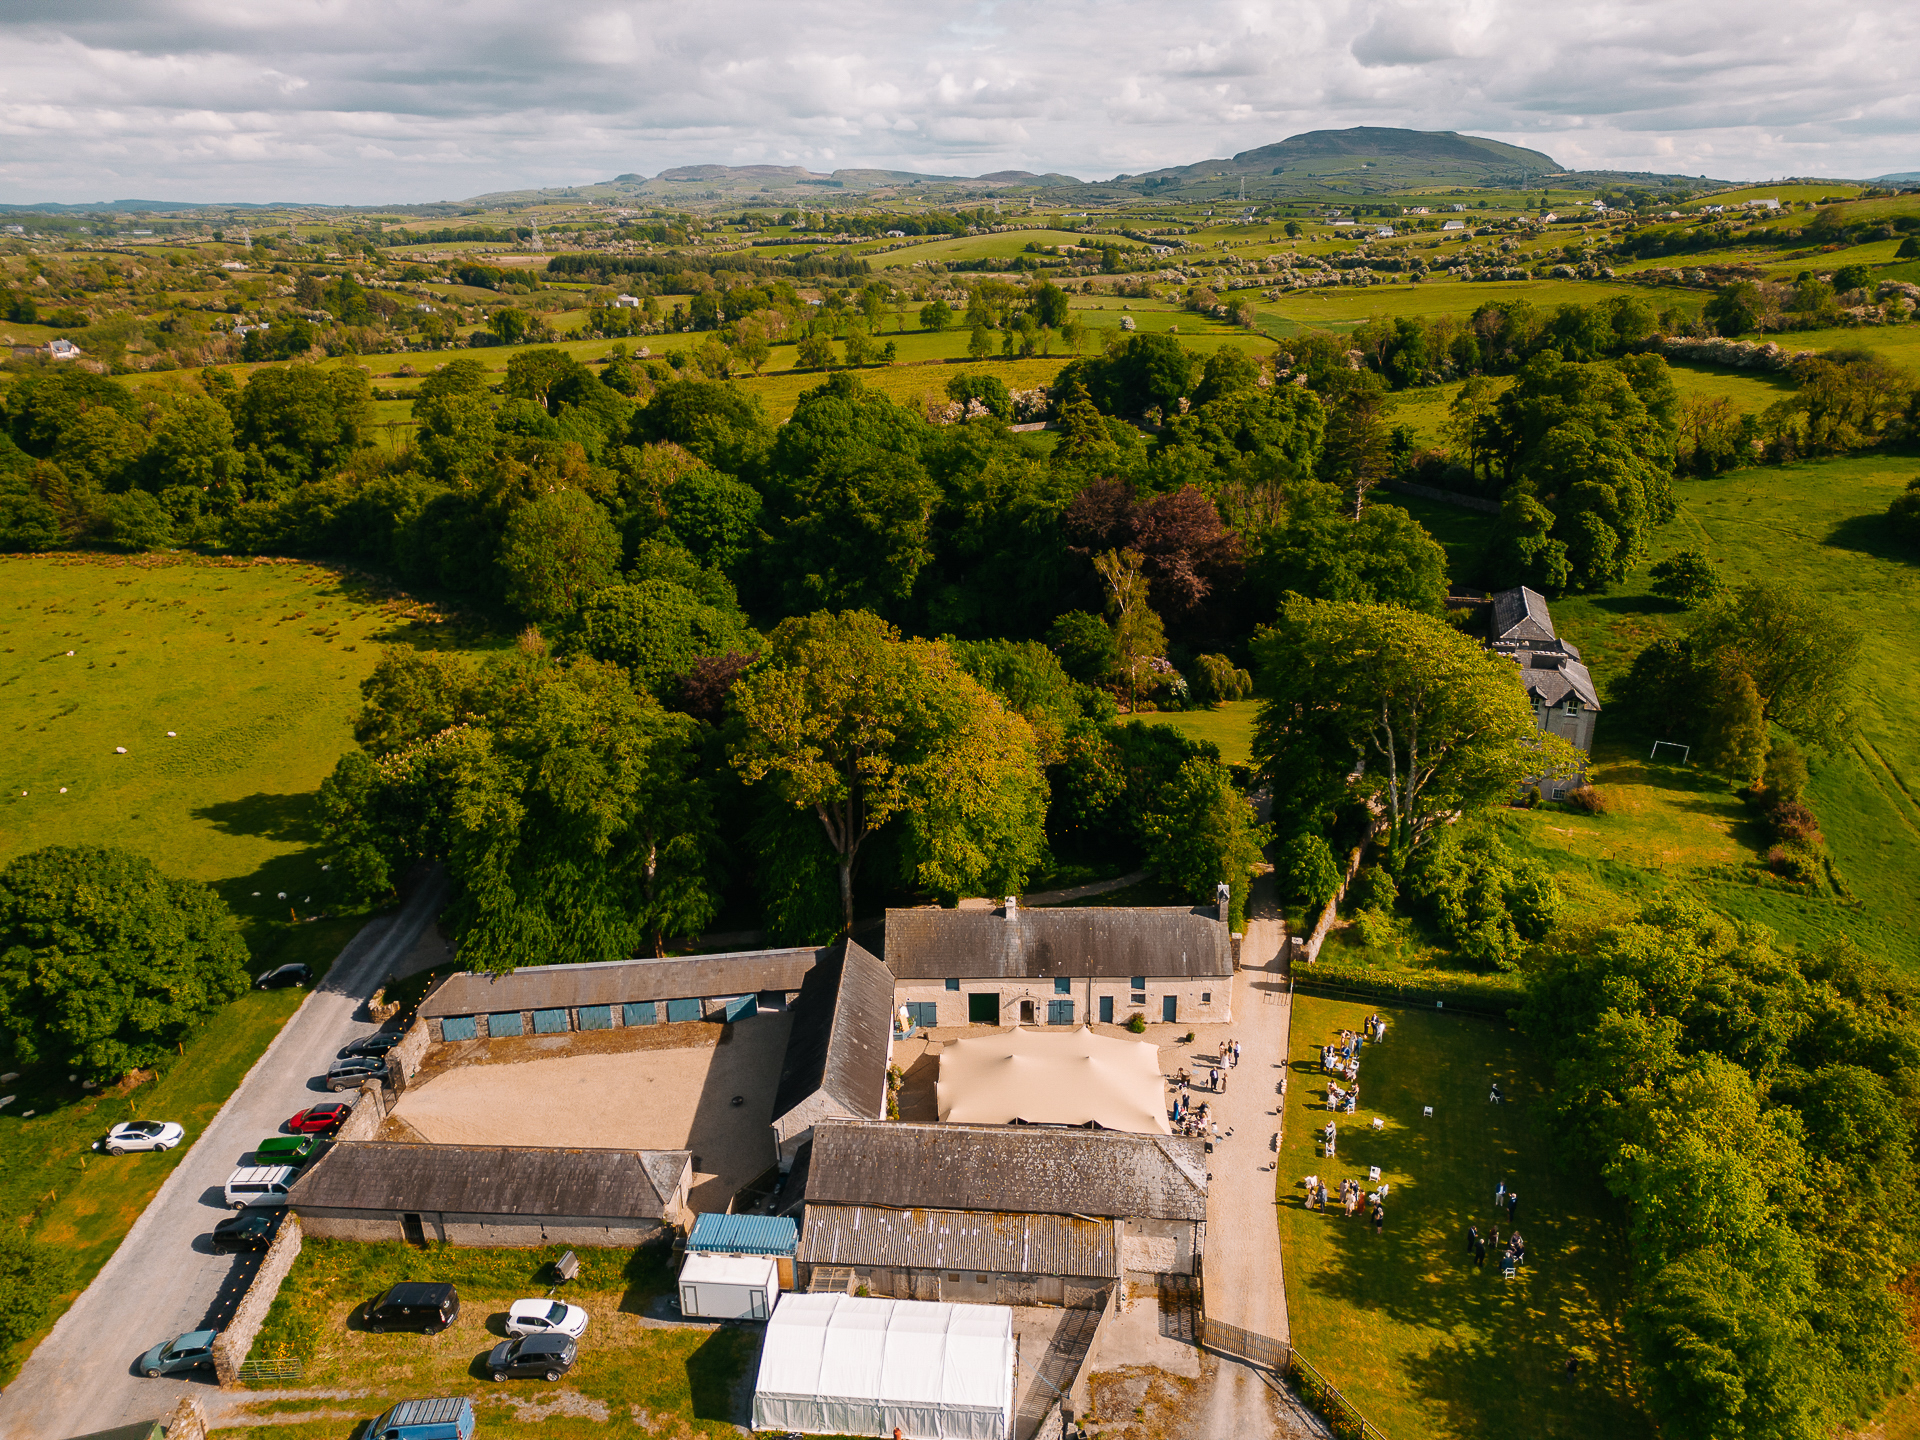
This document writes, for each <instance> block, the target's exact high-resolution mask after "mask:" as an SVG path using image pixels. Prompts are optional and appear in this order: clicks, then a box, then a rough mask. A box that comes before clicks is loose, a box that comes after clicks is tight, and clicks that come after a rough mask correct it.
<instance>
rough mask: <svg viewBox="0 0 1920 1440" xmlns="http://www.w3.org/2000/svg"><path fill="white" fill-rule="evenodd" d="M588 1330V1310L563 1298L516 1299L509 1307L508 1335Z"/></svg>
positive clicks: (577, 1334)
mask: <svg viewBox="0 0 1920 1440" xmlns="http://www.w3.org/2000/svg"><path fill="white" fill-rule="evenodd" d="M586 1333H587V1312H586V1311H584V1310H582V1309H581V1308H580V1307H579V1306H578V1305H568V1304H566V1303H565V1302H563V1301H560V1300H516V1301H514V1302H513V1304H512V1305H510V1306H508V1307H507V1334H509V1335H571V1336H572V1337H573V1338H574V1339H576V1340H578V1339H579V1338H580V1337H581V1336H582V1335H584V1334H586Z"/></svg>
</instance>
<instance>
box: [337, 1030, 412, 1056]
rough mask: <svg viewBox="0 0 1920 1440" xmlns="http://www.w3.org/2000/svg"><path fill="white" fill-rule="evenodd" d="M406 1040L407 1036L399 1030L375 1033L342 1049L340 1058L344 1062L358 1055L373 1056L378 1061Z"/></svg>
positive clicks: (363, 1036)
mask: <svg viewBox="0 0 1920 1440" xmlns="http://www.w3.org/2000/svg"><path fill="white" fill-rule="evenodd" d="M405 1038H406V1036H404V1035H402V1034H401V1033H400V1032H399V1031H398V1030H379V1031H375V1032H374V1033H373V1034H371V1035H362V1036H361V1037H360V1038H359V1039H358V1040H356V1041H354V1042H353V1043H352V1044H351V1045H348V1046H346V1047H345V1048H344V1049H342V1050H341V1052H340V1058H341V1059H342V1060H350V1059H352V1058H353V1057H354V1056H356V1055H371V1056H373V1057H374V1058H375V1059H378V1058H379V1057H380V1056H382V1055H385V1054H386V1053H387V1052H388V1051H389V1050H391V1049H393V1047H394V1046H396V1045H398V1044H399V1043H400V1042H401V1041H402V1040H404V1039H405Z"/></svg>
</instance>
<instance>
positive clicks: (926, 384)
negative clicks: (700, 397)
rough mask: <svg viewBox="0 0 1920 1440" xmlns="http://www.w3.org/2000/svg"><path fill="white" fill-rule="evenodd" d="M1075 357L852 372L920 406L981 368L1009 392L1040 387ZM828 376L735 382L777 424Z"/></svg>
mask: <svg viewBox="0 0 1920 1440" xmlns="http://www.w3.org/2000/svg"><path fill="white" fill-rule="evenodd" d="M1072 358H1073V356H1072V355H1071V354H1070V353H1067V352H1065V351H1062V352H1061V353H1059V354H1056V355H1054V356H1053V357H1051V358H1050V359H1032V360H979V361H968V362H966V363H965V364H964V365H962V364H943V365H876V366H871V367H866V368H862V369H859V370H855V371H853V372H852V373H853V374H854V375H855V376H857V377H858V378H859V380H860V383H861V384H863V385H866V386H868V387H870V388H871V389H874V390H878V391H880V392H881V393H882V394H885V395H888V396H891V397H892V398H893V399H894V400H897V401H899V402H900V403H901V404H903V405H917V404H919V403H920V402H921V401H922V400H923V399H927V398H929V397H931V398H934V399H937V400H938V401H940V402H941V403H943V404H944V403H945V401H946V398H947V382H948V381H949V380H951V379H953V377H954V376H956V375H964V374H967V373H968V372H969V371H976V370H977V371H979V372H980V373H981V374H984V375H991V376H993V377H994V378H995V379H997V380H998V381H1000V383H1001V384H1003V385H1005V386H1006V387H1007V388H1008V389H1009V390H1031V389H1032V388H1033V387H1035V386H1036V385H1050V384H1052V383H1053V377H1054V376H1056V375H1058V374H1059V373H1060V370H1061V368H1062V367H1063V366H1064V365H1066V363H1067V362H1068V361H1069V360H1071V359H1072ZM828 378H829V375H828V372H826V371H823V370H805V371H795V370H789V371H784V372H780V373H770V374H768V375H765V376H760V377H755V376H751V375H745V376H738V377H736V378H735V379H734V381H733V384H734V385H736V386H737V387H738V388H740V389H741V390H743V391H745V392H746V393H747V394H749V395H757V396H758V397H759V398H760V403H761V404H762V405H764V406H765V407H766V411H767V417H768V418H769V419H770V420H773V421H775V422H776V423H777V422H779V421H782V420H785V419H786V418H787V417H788V416H789V415H791V414H793V411H794V407H795V406H796V405H798V404H799V403H800V396H801V395H802V394H803V393H804V392H806V391H808V390H812V389H814V388H815V387H816V386H820V385H824V384H826V383H827V380H828Z"/></svg>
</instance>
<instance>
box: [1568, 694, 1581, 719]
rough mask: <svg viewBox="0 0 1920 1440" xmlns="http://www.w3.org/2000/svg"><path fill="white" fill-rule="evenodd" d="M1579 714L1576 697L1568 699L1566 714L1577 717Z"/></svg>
mask: <svg viewBox="0 0 1920 1440" xmlns="http://www.w3.org/2000/svg"><path fill="white" fill-rule="evenodd" d="M1579 713H1580V701H1579V699H1578V698H1576V697H1569V698H1568V700H1567V714H1569V715H1578V714H1579Z"/></svg>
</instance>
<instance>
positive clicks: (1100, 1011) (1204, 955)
mask: <svg viewBox="0 0 1920 1440" xmlns="http://www.w3.org/2000/svg"><path fill="white" fill-rule="evenodd" d="M884 953H885V955H886V957H887V968H888V969H890V970H891V971H892V972H893V978H894V998H895V1002H896V1003H897V1004H899V1005H902V1006H904V1007H905V1008H906V1011H907V1017H908V1019H909V1020H911V1021H912V1022H913V1023H915V1024H918V1025H923V1026H935V1025H951V1026H957V1025H1010V1024H1016V1023H1017V1024H1021V1025H1081V1024H1085V1023H1087V1022H1088V1021H1098V1022H1099V1023H1101V1024H1103V1025H1113V1024H1124V1023H1125V1022H1126V1021H1127V1020H1128V1018H1129V1017H1131V1016H1133V1015H1136V1014H1137V1015H1140V1016H1141V1017H1142V1018H1144V1019H1146V1020H1149V1021H1162V1022H1165V1023H1166V1024H1170V1025H1171V1024H1175V1023H1198V1024H1223V1023H1225V1022H1227V1021H1229V1020H1231V1019H1232V1018H1233V1016H1232V990H1233V985H1232V981H1233V938H1232V936H1231V935H1230V934H1229V933H1228V931H1227V918H1226V908H1225V905H1224V904H1220V905H1209V906H1152V907H1148V906H1141V907H1135V908H1129V909H1121V908H1114V909H1102V908H1097V907H1096V908H1087V909H1071V908H1069V909H1034V908H1027V907H1022V906H1021V905H1020V903H1019V902H1018V901H1017V900H1015V899H1013V898H1011V897H1009V898H1008V900H1007V902H1006V903H1005V904H1004V905H1002V906H999V907H997V908H994V907H990V906H989V905H987V904H986V903H985V902H980V903H978V904H977V905H976V906H972V907H970V906H969V905H968V904H967V903H966V902H962V905H961V908H959V909H955V910H946V909H942V908H939V907H937V906H925V907H921V908H918V909H911V910H889V911H888V912H887V927H886V946H885V951H884Z"/></svg>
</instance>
